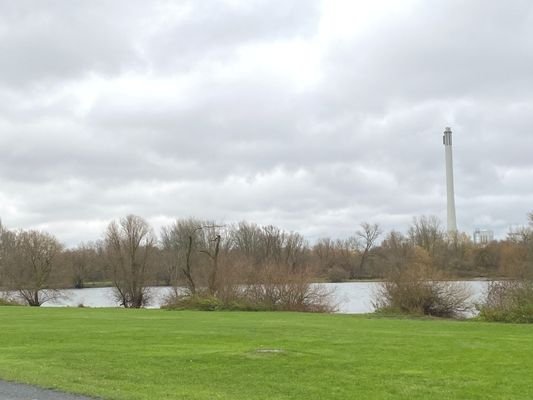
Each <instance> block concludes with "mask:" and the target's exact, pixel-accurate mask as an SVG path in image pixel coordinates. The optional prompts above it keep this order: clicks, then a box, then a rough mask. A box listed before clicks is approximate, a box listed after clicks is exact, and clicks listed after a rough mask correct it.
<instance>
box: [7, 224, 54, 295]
mask: <svg viewBox="0 0 533 400" xmlns="http://www.w3.org/2000/svg"><path fill="white" fill-rule="evenodd" d="M9 240H10V244H9V246H10V249H9V255H7V260H6V266H5V269H6V275H7V278H8V285H9V287H10V289H11V290H14V291H16V292H17V293H18V295H19V297H20V298H21V299H22V300H23V301H24V302H25V303H27V304H28V305H30V306H40V305H41V304H43V303H45V302H47V301H49V300H51V299H53V298H55V297H57V296H58V292H57V291H55V290H53V288H51V287H50V286H51V276H52V272H53V269H54V267H55V260H56V258H57V256H58V255H59V253H60V252H61V250H62V246H61V244H60V243H59V241H58V240H57V239H56V238H55V237H54V236H52V235H50V234H48V233H45V232H39V231H19V232H15V233H13V234H12V235H11V237H10V238H9Z"/></svg>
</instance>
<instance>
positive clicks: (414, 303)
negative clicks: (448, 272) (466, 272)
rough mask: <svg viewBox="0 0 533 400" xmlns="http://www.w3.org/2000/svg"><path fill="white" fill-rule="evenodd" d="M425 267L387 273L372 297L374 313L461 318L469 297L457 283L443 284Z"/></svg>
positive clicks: (467, 291)
mask: <svg viewBox="0 0 533 400" xmlns="http://www.w3.org/2000/svg"><path fill="white" fill-rule="evenodd" d="M443 278H444V277H442V276H440V275H439V274H437V272H436V271H435V270H434V269H432V268H430V267H427V266H423V265H417V264H413V265H411V266H409V267H407V268H404V269H400V270H396V271H394V272H392V273H389V274H388V275H387V276H386V278H385V280H384V281H383V282H381V283H380V284H379V286H378V289H377V291H376V293H375V294H374V301H373V305H374V308H375V309H376V311H377V312H385V313H401V314H411V315H428V316H434V317H446V318H457V317H462V316H464V315H465V313H466V312H468V311H469V310H470V309H471V306H470V304H469V299H470V297H471V293H470V292H469V290H468V289H467V287H466V286H465V284H463V283H461V282H452V281H446V280H444V279H443Z"/></svg>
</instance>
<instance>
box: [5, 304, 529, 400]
mask: <svg viewBox="0 0 533 400" xmlns="http://www.w3.org/2000/svg"><path fill="white" fill-rule="evenodd" d="M0 329H1V331H0V335H1V336H0V378H1V379H7V380H13V381H19V382H26V383H32V384H36V385H40V386H43V387H50V388H56V389H62V390H66V391H70V392H76V393H83V394H89V395H95V396H101V397H103V398H105V399H128V400H131V399H151V400H154V399H231V400H240V399H242V400H244V399H246V400H248V399H305V400H313V399H532V398H533V381H532V379H533V378H532V377H533V326H528V325H511V324H509V325H504V324H495V323H492V324H488V323H481V322H454V321H436V320H410V319H390V318H370V317H365V316H348V315H321V314H298V313H281V312H280V313H266V312H260V313H259V312H258V313H239V312H212V313H209V312H187V311H181V312H177V311H164V310H123V309H88V308H70V309H68V308H60V309H50V308H48V309H38V308H28V307H0ZM268 349H270V350H281V352H268V351H267V352H263V351H262V350H268Z"/></svg>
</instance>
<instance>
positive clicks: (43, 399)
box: [0, 381, 94, 400]
mask: <svg viewBox="0 0 533 400" xmlns="http://www.w3.org/2000/svg"><path fill="white" fill-rule="evenodd" d="M0 400H94V399H90V398H89V397H83V396H77V395H74V394H68V393H61V392H56V391H55V390H48V389H41V388H38V387H35V386H29V385H20V384H18V383H11V382H4V381H0Z"/></svg>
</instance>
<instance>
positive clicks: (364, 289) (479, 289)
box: [43, 281, 487, 314]
mask: <svg viewBox="0 0 533 400" xmlns="http://www.w3.org/2000/svg"><path fill="white" fill-rule="evenodd" d="M463 283H464V284H465V285H467V286H468V287H469V289H470V291H471V293H472V300H473V301H477V300H479V299H480V298H481V296H482V295H483V291H484V290H485V288H486V287H487V282H485V281H467V282H463ZM317 285H320V286H324V287H325V288H327V289H328V290H332V291H333V298H334V301H335V303H336V304H338V312H340V313H345V314H363V313H368V312H372V311H374V310H373V307H372V296H373V294H374V292H375V291H376V289H377V285H378V283H376V282H347V283H318V284H317ZM151 291H152V297H153V301H152V303H151V304H150V307H151V308H159V307H160V306H161V304H162V303H163V301H164V298H165V296H166V295H167V293H169V291H170V288H168V287H153V288H151ZM61 293H62V298H60V299H58V300H55V301H53V302H50V303H45V304H44V305H43V306H44V307H77V306H78V305H80V304H83V305H84V306H86V307H118V303H117V302H116V301H115V300H114V298H113V291H112V289H111V288H92V289H68V290H63V291H61Z"/></svg>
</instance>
